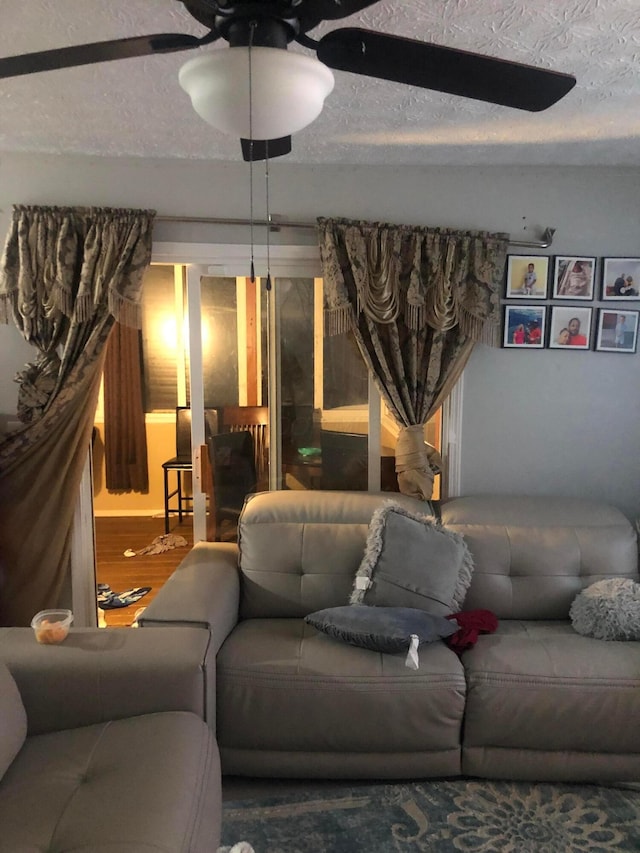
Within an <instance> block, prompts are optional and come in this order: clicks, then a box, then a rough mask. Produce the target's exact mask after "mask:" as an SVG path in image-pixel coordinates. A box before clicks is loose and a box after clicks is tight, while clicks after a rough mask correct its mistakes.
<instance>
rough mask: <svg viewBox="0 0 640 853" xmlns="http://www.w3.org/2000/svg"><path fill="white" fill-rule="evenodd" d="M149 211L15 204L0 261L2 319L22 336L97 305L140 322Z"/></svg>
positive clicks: (82, 315)
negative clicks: (16, 327)
mask: <svg viewBox="0 0 640 853" xmlns="http://www.w3.org/2000/svg"><path fill="white" fill-rule="evenodd" d="M154 216H155V211H151V210H149V211H140V210H128V209H120V208H82V207H32V206H26V205H14V207H13V218H12V221H11V227H10V230H9V233H8V235H7V241H6V245H5V250H4V257H3V259H2V263H1V266H0V322H4V323H7V322H9V318H10V317H12V318H13V320H14V322H15V324H16V325H17V326H18V328H19V329H20V331H21V332H22V334H23V335H24V337H25V339H26V340H27V341H33V342H35V341H37V339H38V338H39V337H40V335H41V331H42V330H41V328H40V326H41V324H42V323H43V322H46V323H47V324H56V325H59V326H60V325H64V318H69V317H71V316H72V315H73V316H74V319H75V320H76V322H79V323H83V322H85V321H87V320H88V319H90V318H91V317H92V316H94V314H95V312H96V310H98V309H99V307H100V306H101V305H105V306H106V307H107V308H108V311H109V313H110V314H111V315H112V316H113V317H114V318H115V319H116V320H117V321H118V322H119V323H122V324H123V325H125V326H133V327H135V328H140V325H141V309H140V292H141V281H142V275H143V273H144V271H145V269H146V268H147V266H148V264H149V261H150V260H151V231H152V228H153V220H154Z"/></svg>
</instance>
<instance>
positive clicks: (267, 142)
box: [240, 136, 291, 163]
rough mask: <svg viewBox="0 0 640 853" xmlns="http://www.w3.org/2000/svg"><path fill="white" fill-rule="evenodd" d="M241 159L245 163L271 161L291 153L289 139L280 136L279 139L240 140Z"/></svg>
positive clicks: (288, 137)
mask: <svg viewBox="0 0 640 853" xmlns="http://www.w3.org/2000/svg"><path fill="white" fill-rule="evenodd" d="M240 144H241V146H242V157H243V159H244V160H246V161H247V163H250V162H254V163H255V162H256V161H257V160H266V159H267V157H268V158H269V160H273V158H274V157H283V156H284V155H285V154H290V153H291V137H290V136H281V137H280V138H279V139H241V140H240Z"/></svg>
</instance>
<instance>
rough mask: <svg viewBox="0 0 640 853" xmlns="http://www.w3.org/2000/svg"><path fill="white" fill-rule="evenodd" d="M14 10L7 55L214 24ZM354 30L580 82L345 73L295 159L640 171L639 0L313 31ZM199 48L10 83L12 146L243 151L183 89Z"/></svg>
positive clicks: (2, 37)
mask: <svg viewBox="0 0 640 853" xmlns="http://www.w3.org/2000/svg"><path fill="white" fill-rule="evenodd" d="M0 20H1V21H2V27H1V28H0V55H3V56H10V55H13V54H17V53H22V52H28V51H35V50H45V49H48V48H54V47H63V46H67V45H71V44H80V43H84V42H87V41H100V40H105V39H112V38H120V37H124V36H133V35H144V34H147V33H152V32H183V33H193V34H195V35H204V34H205V32H206V30H205V28H204V27H202V26H201V25H200V24H198V23H197V22H196V21H195V20H194V19H193V18H191V17H190V15H189V14H188V13H187V12H186V10H185V9H184V7H183V5H182V4H181V3H180V2H177V0H108V2H105V0H28V2H26V0H25V1H24V2H16V0H0ZM345 25H349V26H354V25H356V26H362V27H365V28H367V29H376V30H381V31H384V32H389V33H394V34H397V35H402V36H407V37H411V38H417V39H422V40H424V41H432V42H435V43H437V44H442V45H445V46H448V47H456V48H461V49H464V50H471V51H475V52H478V53H485V54H488V55H491V56H498V57H502V58H505V59H512V60H515V61H518V62H525V63H529V64H531V65H537V66H539V67H542V68H553V69H555V70H557V71H564V72H569V73H572V74H574V75H575V76H576V77H577V80H578V83H577V86H576V87H575V88H574V89H573V91H572V92H570V93H569V95H567V96H566V97H565V98H564V99H563V100H562V101H560V102H559V103H558V104H556V105H555V106H554V107H552V108H551V109H549V110H546V111H545V112H542V113H526V112H520V111H518V110H513V109H508V108H506V107H497V106H491V105H489V104H484V103H481V102H479V101H471V100H466V99H463V98H459V97H454V96H448V95H442V94H439V93H437V92H431V91H425V90H422V89H416V88H412V87H408V86H401V85H397V84H392V83H386V82H382V81H378V80H373V79H371V78H366V77H359V76H356V75H352V74H347V73H344V72H336V73H335V77H336V86H335V89H334V91H333V93H332V94H331V95H330V96H329V98H328V99H327V102H326V104H325V108H324V110H323V113H322V115H321V116H320V118H319V119H317V121H316V122H315V123H314V124H313V125H311V126H310V127H308V128H306V129H305V130H303V131H301V132H300V133H299V134H296V136H295V137H294V139H293V147H294V150H293V153H292V154H291V155H289V156H288V158H287V160H288V161H289V162H298V163H324V162H326V163H359V164H367V163H372V164H380V163H387V164H391V165H393V164H398V165H399V164H454V165H456V164H460V165H467V164H516V165H520V164H522V165H528V164H531V165H533V164H550V165H556V164H560V165H568V164H575V165H640V144H639V142H640V109H639V107H640V0H380V2H378V3H376V4H374V5H373V6H372V7H370V8H369V9H367V10H366V11H365V12H363V13H361V14H360V15H356V16H352V17H351V18H349V19H344V20H341V21H333V22H330V23H324V24H322V25H320V26H319V27H318V28H317V29H316V30H314V31H313V32H312V33H311V34H310V35H312V36H313V37H315V38H318V37H320V36H321V35H322V34H324V33H325V32H327V31H329V30H330V29H335V28H337V27H341V26H345ZM212 49H222V50H226V49H228V47H227V46H226V44H225V43H224V42H223V43H222V46H221V47H218V46H217V45H216V47H214V48H209V50H212ZM290 49H294V50H301V51H302V52H304V49H303V48H299V47H298V46H296V45H294V46H292V47H291V48H290ZM193 55H194V53H193V52H184V53H177V54H169V55H164V56H154V57H145V58H142V59H140V58H137V59H128V60H123V61H119V62H110V63H104V64H101V65H93V66H83V67H80V68H73V69H63V70H58V71H54V72H49V73H42V74H35V75H32V76H28V77H19V78H14V79H10V80H2V81H0V151H4V152H9V151H28V152H47V153H67V154H94V155H107V156H140V157H178V158H197V159H219V160H239V159H241V158H240V152H239V144H238V142H237V141H236V140H235V139H230V138H228V137H225V136H224V135H223V134H221V133H219V132H217V131H215V130H214V129H213V128H211V127H209V126H208V125H207V124H205V123H204V122H203V121H202V119H200V118H199V117H198V116H197V115H196V114H195V113H194V112H193V110H192V108H191V105H190V102H189V99H188V97H187V95H186V94H185V93H184V92H183V91H182V89H181V88H180V86H179V85H178V80H177V75H178V70H179V68H180V66H181V65H182V64H183V63H184V62H185V61H186V60H187V59H189V58H191V57H192V56H193Z"/></svg>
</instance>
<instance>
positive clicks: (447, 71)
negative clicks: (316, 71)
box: [317, 27, 576, 112]
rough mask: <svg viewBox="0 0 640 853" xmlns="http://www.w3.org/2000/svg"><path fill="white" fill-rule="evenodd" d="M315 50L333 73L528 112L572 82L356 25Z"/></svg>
mask: <svg viewBox="0 0 640 853" xmlns="http://www.w3.org/2000/svg"><path fill="white" fill-rule="evenodd" d="M317 53H318V59H319V60H320V61H321V62H324V63H325V65H328V66H329V67H330V68H335V69H337V70H338V71H351V72H353V73H354V74H366V75H368V76H370V77H378V78H381V79H382V80H391V81H393V82H396V83H407V84H409V85H412V86H421V87H423V88H425V89H435V90H436V91H438V92H447V93H448V94H451V95H461V96H462V97H463V98H475V99H476V100H479V101H488V102H489V103H491V104H501V105H502V106H505V107H515V108H516V109H519V110H530V111H531V112H538V111H539V110H544V109H547V107H550V106H551V105H552V104H555V103H556V101H559V100H560V98H562V97H564V96H565V95H566V94H567V92H569V91H571V89H572V88H573V87H574V86H575V83H576V80H575V77H573V76H572V75H570V74H562V73H560V72H558V71H548V70H547V69H544V68H535V67H534V66H532V65H523V64H521V63H518V62H509V61H508V60H505V59H494V58H493V57H490V56H482V55H481V54H478V53H470V52H468V51H466V50H457V49H455V48H450V47H440V46H439V45H435V44H427V43H425V42H420V41H415V40H413V39H407V38H402V37H400V36H392V35H386V34H384V33H375V32H370V31H368V30H362V29H359V28H357V27H353V28H351V27H345V28H343V29H339V30H334V31H333V32H330V33H327V34H326V35H325V36H323V38H321V39H320V41H319V43H318V48H317Z"/></svg>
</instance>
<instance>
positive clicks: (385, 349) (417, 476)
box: [318, 218, 509, 500]
mask: <svg viewBox="0 0 640 853" xmlns="http://www.w3.org/2000/svg"><path fill="white" fill-rule="evenodd" d="M318 235H319V245H320V257H321V261H322V268H323V276H324V289H325V334H327V335H335V334H341V333H344V332H347V331H349V330H350V331H352V332H353V334H354V336H355V338H356V341H357V343H358V346H359V348H360V352H361V353H362V356H363V358H364V360H365V362H366V364H367V367H368V369H369V370H370V371H371V373H372V375H373V376H374V379H375V382H376V385H377V387H378V388H379V390H380V393H381V394H382V397H383V398H384V400H385V402H386V404H387V406H388V408H389V410H390V411H391V413H392V414H393V415H394V417H395V419H396V421H397V423H398V425H399V426H400V427H402V429H401V432H400V435H399V437H398V441H397V445H396V472H397V474H398V484H399V487H400V491H401V492H403V493H405V494H409V495H412V496H414V497H418V498H420V499H422V500H429V498H430V497H431V495H432V492H433V479H434V474H435V473H437V472H438V470H439V469H440V467H441V460H440V459H439V455H438V454H437V453H436V451H435V449H434V448H432V447H429V446H428V445H426V444H425V442H424V424H425V423H426V422H427V420H428V419H429V418H430V417H431V415H432V414H434V413H435V412H436V411H437V409H438V408H439V407H440V406H441V405H442V403H443V402H444V400H445V399H446V397H447V396H448V395H449V393H450V392H451V389H452V388H453V386H454V385H455V383H456V382H457V380H458V378H459V376H460V373H461V372H462V370H463V368H464V365H465V364H466V362H467V360H468V358H469V356H470V354H471V350H472V349H473V346H474V344H475V343H476V342H482V343H485V344H488V345H489V346H499V344H500V288H501V285H502V278H503V275H504V265H505V260H506V252H507V245H508V240H509V235H508V234H489V233H486V232H479V231H454V230H450V229H443V228H419V227H409V226H402V225H388V224H381V223H371V222H353V221H349V220H345V219H338V220H335V219H325V218H320V219H319V220H318Z"/></svg>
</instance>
